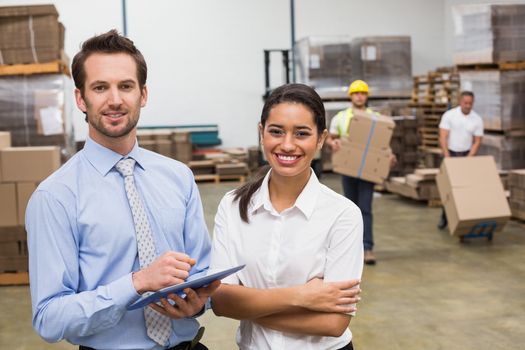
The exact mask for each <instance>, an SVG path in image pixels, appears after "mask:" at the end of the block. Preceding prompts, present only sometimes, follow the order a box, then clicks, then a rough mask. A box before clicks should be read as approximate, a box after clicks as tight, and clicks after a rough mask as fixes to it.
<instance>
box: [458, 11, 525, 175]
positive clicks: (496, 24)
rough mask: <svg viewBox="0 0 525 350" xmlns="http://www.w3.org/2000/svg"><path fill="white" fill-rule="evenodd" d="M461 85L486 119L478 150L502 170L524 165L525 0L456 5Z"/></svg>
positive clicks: (476, 108) (484, 119) (475, 108)
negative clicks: (524, 2)
mask: <svg viewBox="0 0 525 350" xmlns="http://www.w3.org/2000/svg"><path fill="white" fill-rule="evenodd" d="M454 19H455V21H454V23H455V25H456V28H455V33H456V36H455V40H456V42H455V44H456V46H455V52H454V61H455V63H456V64H457V65H458V69H459V73H460V78H461V87H462V89H464V90H470V91H472V92H474V94H475V96H476V98H475V103H474V110H475V111H476V112H478V114H480V115H481V117H482V118H483V123H484V127H485V135H484V137H483V141H482V145H481V148H480V151H479V153H480V154H486V155H492V156H493V157H494V158H495V160H496V163H497V165H498V168H499V169H505V170H510V169H517V168H523V167H525V101H524V99H523V96H525V44H524V43H525V4H513V5H468V6H467V5H465V6H457V7H454Z"/></svg>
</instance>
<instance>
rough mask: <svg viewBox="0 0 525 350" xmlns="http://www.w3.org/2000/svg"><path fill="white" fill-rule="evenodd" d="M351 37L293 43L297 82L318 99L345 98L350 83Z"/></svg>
mask: <svg viewBox="0 0 525 350" xmlns="http://www.w3.org/2000/svg"><path fill="white" fill-rule="evenodd" d="M350 41H351V40H350V37H347V36H334V37H316V36H314V37H307V38H304V39H301V40H299V41H297V42H296V43H295V61H296V73H297V82H298V83H304V84H307V85H310V86H312V87H314V88H315V89H316V90H317V91H318V92H319V93H320V94H321V95H323V94H334V95H341V96H346V91H347V90H348V85H349V84H350V79H351V69H352V66H351V51H350Z"/></svg>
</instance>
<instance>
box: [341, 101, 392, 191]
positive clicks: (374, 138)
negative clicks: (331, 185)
mask: <svg viewBox="0 0 525 350" xmlns="http://www.w3.org/2000/svg"><path fill="white" fill-rule="evenodd" d="M394 128H395V123H394V121H393V120H392V118H390V117H386V116H381V115H377V114H369V113H365V112H360V111H354V116H353V118H352V119H351V120H350V126H349V129H348V137H346V138H342V139H341V144H342V148H341V149H340V150H339V151H338V152H335V153H334V154H333V156H332V164H333V170H334V172H336V173H339V174H343V175H348V176H352V177H356V178H361V179H363V180H367V181H370V182H374V183H376V184H383V182H384V181H385V180H386V178H387V177H388V174H389V172H390V164H391V158H392V150H391V149H390V139H391V137H392V134H393V132H394Z"/></svg>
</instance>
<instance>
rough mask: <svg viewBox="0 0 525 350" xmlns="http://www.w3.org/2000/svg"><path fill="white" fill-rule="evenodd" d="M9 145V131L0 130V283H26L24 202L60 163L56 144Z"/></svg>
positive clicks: (58, 149)
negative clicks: (33, 145)
mask: <svg viewBox="0 0 525 350" xmlns="http://www.w3.org/2000/svg"><path fill="white" fill-rule="evenodd" d="M11 146H12V145H11V135H10V133H9V132H0V284H18V283H21V282H26V283H27V269H28V262H27V243H26V241H27V238H26V233H25V230H24V222H25V210H26V206H27V202H28V201H29V198H30V197H31V194H32V193H33V192H34V190H35V189H36V187H37V186H38V183H39V182H41V181H42V180H44V179H45V178H46V177H48V176H49V175H51V174H52V173H53V172H54V171H55V170H57V169H58V168H59V167H60V164H61V161H60V148H59V147H57V146H39V147H38V146H35V147H11ZM20 276H22V278H21V277H20Z"/></svg>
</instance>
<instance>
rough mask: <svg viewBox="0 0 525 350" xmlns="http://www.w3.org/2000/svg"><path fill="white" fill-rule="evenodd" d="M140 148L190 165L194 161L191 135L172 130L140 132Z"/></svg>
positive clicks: (138, 137) (138, 135) (138, 134)
mask: <svg viewBox="0 0 525 350" xmlns="http://www.w3.org/2000/svg"><path fill="white" fill-rule="evenodd" d="M137 139H138V142H139V146H140V147H142V148H145V149H147V150H150V151H153V152H156V153H159V154H162V155H163V156H165V157H168V158H173V159H176V160H178V161H181V162H183V163H186V164H188V163H189V162H190V161H191V160H192V152H193V149H192V143H191V134H190V133H189V132H188V131H178V130H170V129H153V130H140V129H139V130H138V132H137Z"/></svg>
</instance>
